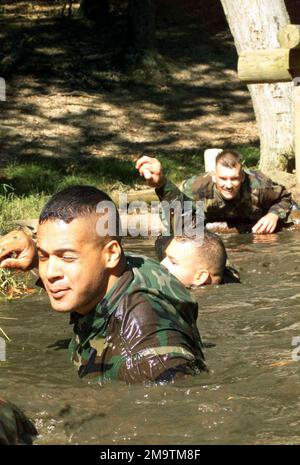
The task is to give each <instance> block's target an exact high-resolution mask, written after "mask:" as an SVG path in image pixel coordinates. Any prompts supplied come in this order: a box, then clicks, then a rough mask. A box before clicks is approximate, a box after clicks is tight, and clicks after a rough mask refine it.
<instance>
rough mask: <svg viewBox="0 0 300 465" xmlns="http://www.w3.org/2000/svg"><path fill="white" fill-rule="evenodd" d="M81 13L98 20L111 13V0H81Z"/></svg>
mask: <svg viewBox="0 0 300 465" xmlns="http://www.w3.org/2000/svg"><path fill="white" fill-rule="evenodd" d="M79 13H80V14H82V15H83V16H84V17H85V18H87V19H91V20H94V21H95V22H97V21H98V20H101V19H102V18H106V17H107V16H108V15H109V0H81V2H80V9H79Z"/></svg>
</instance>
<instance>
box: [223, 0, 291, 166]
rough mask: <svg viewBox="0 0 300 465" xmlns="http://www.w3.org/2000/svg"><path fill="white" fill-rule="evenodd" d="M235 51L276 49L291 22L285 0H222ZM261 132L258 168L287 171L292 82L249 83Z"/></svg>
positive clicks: (289, 149)
mask: <svg viewBox="0 0 300 465" xmlns="http://www.w3.org/2000/svg"><path fill="white" fill-rule="evenodd" d="M221 3H222V6H223V9H224V12H225V15H226V17H227V20H228V23H229V27H230V30H231V33H232V35H233V37H234V41H235V45H236V48H237V52H238V53H240V52H242V51H245V50H257V49H272V48H278V47H279V43H278V41H277V32H278V30H279V28H280V27H282V26H285V25H286V24H289V23H290V19H289V15H288V12H287V9H286V7H285V4H284V0H251V1H249V0H221ZM248 89H249V91H250V94H251V97H252V102H253V106H254V112H255V116H256V121H257V125H258V128H259V134H260V147H261V157H260V169H261V170H262V171H264V172H265V173H267V172H268V171H269V170H272V169H279V170H286V169H287V168H288V165H289V164H290V161H291V159H293V156H294V131H293V103H292V83H276V84H251V85H249V86H248Z"/></svg>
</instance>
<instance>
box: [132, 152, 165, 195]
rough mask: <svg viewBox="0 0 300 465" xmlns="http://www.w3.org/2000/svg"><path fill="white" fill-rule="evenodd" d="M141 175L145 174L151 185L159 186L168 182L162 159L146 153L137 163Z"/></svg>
mask: <svg viewBox="0 0 300 465" xmlns="http://www.w3.org/2000/svg"><path fill="white" fill-rule="evenodd" d="M135 167H136V169H137V170H138V171H139V173H140V175H141V176H144V178H145V180H146V181H147V183H148V185H149V186H150V187H155V188H159V187H162V186H163V185H164V184H165V183H166V178H165V176H164V173H163V169H162V166H161V163H160V161H158V160H157V158H152V157H148V156H147V155H144V156H143V157H141V158H139V159H138V161H137V162H136V165H135Z"/></svg>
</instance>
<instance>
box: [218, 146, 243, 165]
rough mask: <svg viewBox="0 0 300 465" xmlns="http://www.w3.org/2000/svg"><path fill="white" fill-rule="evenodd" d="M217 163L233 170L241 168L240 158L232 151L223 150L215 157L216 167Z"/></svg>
mask: <svg viewBox="0 0 300 465" xmlns="http://www.w3.org/2000/svg"><path fill="white" fill-rule="evenodd" d="M218 163H220V164H221V165H222V166H225V167H226V168H235V167H236V166H242V158H241V156H240V155H239V154H238V153H237V152H234V151H233V150H224V151H223V152H221V153H219V155H217V157H216V166H217V164H218Z"/></svg>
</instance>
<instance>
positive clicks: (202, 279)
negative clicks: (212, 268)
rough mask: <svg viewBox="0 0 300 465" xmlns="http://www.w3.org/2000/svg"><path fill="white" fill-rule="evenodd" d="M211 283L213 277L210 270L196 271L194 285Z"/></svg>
mask: <svg viewBox="0 0 300 465" xmlns="http://www.w3.org/2000/svg"><path fill="white" fill-rule="evenodd" d="M210 283H211V277H210V274H209V271H208V270H206V269H203V270H198V271H196V273H195V276H194V281H193V286H197V287H199V286H204V284H210Z"/></svg>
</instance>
